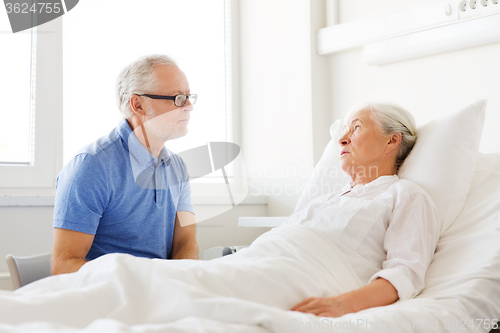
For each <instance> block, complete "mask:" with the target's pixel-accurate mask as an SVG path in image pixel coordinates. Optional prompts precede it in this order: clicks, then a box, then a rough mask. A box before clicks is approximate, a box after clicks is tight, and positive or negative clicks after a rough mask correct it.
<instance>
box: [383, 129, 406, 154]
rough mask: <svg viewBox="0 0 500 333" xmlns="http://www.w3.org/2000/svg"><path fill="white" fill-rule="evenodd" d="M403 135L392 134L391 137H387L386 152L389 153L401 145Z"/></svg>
mask: <svg viewBox="0 0 500 333" xmlns="http://www.w3.org/2000/svg"><path fill="white" fill-rule="evenodd" d="M402 137H403V135H402V134H401V133H394V134H392V135H391V136H389V141H388V142H387V149H389V150H388V151H387V152H390V151H392V150H394V149H396V148H398V147H399V144H400V143H401V139H402Z"/></svg>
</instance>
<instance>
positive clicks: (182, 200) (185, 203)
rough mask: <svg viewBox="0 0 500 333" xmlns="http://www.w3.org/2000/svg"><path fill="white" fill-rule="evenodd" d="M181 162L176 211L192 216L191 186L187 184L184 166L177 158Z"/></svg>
mask: <svg viewBox="0 0 500 333" xmlns="http://www.w3.org/2000/svg"><path fill="white" fill-rule="evenodd" d="M179 160H180V161H181V163H180V164H181V173H182V183H181V192H180V196H179V203H178V205H177V211H185V212H191V213H193V214H194V207H193V203H192V201H191V184H190V182H189V173H188V171H187V167H186V164H184V161H183V160H182V159H181V158H180V157H179Z"/></svg>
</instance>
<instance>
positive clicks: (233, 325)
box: [0, 101, 500, 333]
mask: <svg viewBox="0 0 500 333" xmlns="http://www.w3.org/2000/svg"><path fill="white" fill-rule="evenodd" d="M485 111H486V102H485V101H478V102H476V103H473V104H471V105H469V106H467V107H465V108H463V109H461V110H459V111H458V112H453V113H451V114H450V115H449V116H448V117H445V118H442V119H438V120H435V121H432V122H430V123H428V124H426V125H424V126H422V127H421V128H419V132H420V133H419V135H420V136H419V139H418V142H417V144H416V146H415V148H414V150H413V151H412V153H411V154H410V156H409V157H408V159H407V161H406V162H405V164H404V165H403V166H402V169H401V170H400V173H399V175H400V177H401V178H404V179H409V180H412V181H414V182H416V183H417V184H419V185H420V186H422V187H423V188H425V189H426V190H427V192H428V193H429V195H431V197H432V198H433V199H434V201H435V203H436V206H437V208H438V212H439V214H440V217H441V220H442V222H443V224H442V228H441V230H442V233H441V238H440V240H439V243H438V246H437V249H436V253H435V256H434V259H433V261H432V263H431V265H430V267H429V269H428V272H427V274H426V279H425V288H424V289H423V290H422V292H421V293H420V294H419V295H417V296H416V297H415V298H413V299H410V300H407V301H402V302H400V301H398V302H396V303H394V304H392V305H389V306H384V307H377V308H371V309H367V310H363V311H360V312H358V313H352V314H347V315H345V316H342V317H340V318H320V317H316V316H314V315H310V314H302V313H296V312H291V311H286V309H284V308H282V309H280V308H279V306H278V307H276V306H268V305H265V304H256V303H254V302H251V301H248V299H247V300H239V299H236V298H235V299H231V298H225V297H221V296H219V295H218V294H217V293H218V292H219V291H220V290H223V291H224V292H225V293H232V292H236V293H237V292H245V291H237V290H235V291H232V290H229V291H228V290H227V289H228V287H227V286H226V285H224V284H220V283H219V282H218V281H217V279H212V277H213V275H214V274H219V272H216V271H215V268H214V267H215V266H216V265H213V266H211V263H212V262H214V261H218V262H219V263H224V262H225V263H228V264H230V265H227V268H226V271H224V272H223V273H224V274H225V275H230V276H231V277H232V278H233V279H234V280H238V279H241V280H245V272H244V271H240V270H238V267H239V266H238V258H244V257H245V254H246V253H249V252H250V251H251V249H252V246H253V244H252V246H251V247H250V248H249V249H244V250H241V251H239V252H238V253H236V254H234V255H229V256H226V257H223V258H221V259H215V260H214V261H204V262H202V263H201V264H200V265H203V267H205V268H204V269H205V271H204V272H194V273H193V271H189V270H186V272H187V273H188V275H183V276H182V279H181V280H182V281H181V280H179V282H178V283H179V286H181V285H182V283H185V285H184V288H186V289H190V288H191V289H196V290H195V291H194V293H195V294H196V295H197V296H196V297H197V298H195V301H194V302H192V303H184V302H183V301H182V299H181V298H176V297H178V293H177V289H175V292H174V291H172V292H171V293H170V294H168V293H163V292H162V291H161V288H162V287H163V286H164V284H165V283H163V282H162V280H160V281H159V283H158V279H159V276H161V275H160V273H159V272H158V271H157V270H153V271H151V272H150V273H148V274H147V275H145V273H143V271H145V269H143V268H144V267H151V265H152V263H151V262H153V261H146V260H143V259H137V258H133V257H131V256H125V255H110V256H106V257H108V258H106V259H105V260H96V261H94V262H90V263H89V264H87V265H85V266H84V268H83V269H84V270H86V271H84V272H81V273H80V272H79V273H77V274H81V276H82V278H81V279H80V280H79V281H78V283H77V284H76V287H75V283H74V282H72V281H71V280H72V278H71V276H58V277H52V278H48V279H44V280H41V281H38V282H35V283H33V284H30V285H28V286H26V287H23V288H21V289H19V290H18V291H16V293H15V294H14V295H15V296H16V297H17V296H19V297H20V299H22V301H23V302H26V303H27V305H26V311H27V312H29V311H31V312H29V313H30V315H29V316H31V317H29V316H28V317H25V319H23V318H22V317H19V319H18V321H17V322H16V321H15V320H13V319H12V322H16V324H0V331H2V330H6V331H8V330H13V329H16V330H18V331H30V332H38V331H40V332H41V331H43V332H60V331H68V329H69V328H71V331H72V332H73V331H75V332H76V331H82V332H83V331H89V332H90V331H92V332H101V331H102V332H104V331H106V332H163V331H169V332H255V333H262V332H311V331H319V332H338V331H341V332H363V331H381V332H489V331H491V330H492V329H493V328H494V327H496V323H497V322H498V321H499V318H500V241H499V240H500V153H496V154H482V153H479V152H478V147H479V141H480V138H481V132H482V127H483V123H484V116H485ZM337 127H338V124H334V125H332V131H331V132H332V137H333V138H332V141H331V142H330V143H329V144H328V146H327V147H326V149H325V152H324V154H323V156H322V158H321V160H320V162H319V163H318V165H317V166H316V168H315V170H314V171H313V174H312V176H311V178H310V181H309V183H308V184H307V185H306V187H305V189H304V192H303V194H302V196H301V197H300V199H299V201H298V203H297V208H296V209H300V208H301V207H303V206H304V205H307V203H308V201H309V200H312V199H313V198H314V197H316V196H318V195H321V194H322V192H323V191H328V189H329V188H330V189H331V188H334V187H335V186H339V185H342V184H345V182H346V181H348V179H347V178H342V177H337V176H338V173H337V170H335V169H334V168H335V167H336V166H337V165H338V164H336V163H337V161H338V158H339V147H338V143H337V141H336V140H337V139H336V136H337V135H338V134H337V131H336V128H337ZM332 175H335V176H332ZM318 185H320V186H318ZM325 185H328V186H325ZM278 229H280V228H276V229H273V230H278ZM268 237H269V236H268ZM257 241H258V240H257ZM256 243H258V242H256ZM261 243H263V242H262V241H261ZM264 243H265V242H264ZM304 244H305V243H304ZM264 245H265V246H267V244H264ZM307 246H314V244H309V245H306V246H303V248H307ZM271 250H273V249H271ZM300 250H301V246H297V247H296V249H292V251H297V254H298V255H301V253H300ZM315 255H316V256H326V257H327V258H328V256H329V255H330V254H329V253H322V252H316V253H315ZM230 257H234V258H233V259H231V258H230ZM266 258H267V257H266V256H262V257H261V258H258V259H259V260H253V261H252V265H255V267H259V264H260V262H261V261H262V262H265V259H266ZM115 259H116V260H115ZM261 259H262V260H261ZM313 259H314V257H313ZM120 263H132V264H127V265H125V264H123V265H122V264H120ZM326 263H327V264H328V261H326ZM174 265H176V266H178V268H179V272H180V270H182V269H184V268H186V269H189V268H191V267H194V266H195V265H198V263H194V262H191V261H184V262H179V261H177V263H175V264H173V265H172V266H174ZM86 266H87V267H86ZM181 266H182V267H181ZM155 269H158V267H156V268H155ZM177 273H178V271H175V270H173V271H169V273H168V274H170V275H172V276H173V275H175V274H177ZM302 273H304V272H299V271H297V274H302ZM305 273H307V272H305ZM85 274H88V275H85ZM92 274H94V275H92ZM96 274H97V275H96ZM141 274H142V275H141ZM183 274H184V273H183ZM203 274H205V275H203ZM252 274H253V275H252V276H258V272H255V271H253V272H252ZM115 275H116V276H115ZM305 275H307V274H305ZM117 276H120V279H118V278H117ZM138 277H139V278H138ZM294 278H295V276H289V275H286V274H285V275H275V276H266V275H262V276H260V277H259V279H258V280H256V281H253V280H246V281H245V282H244V283H243V284H241V285H240V288H242V289H245V288H246V289H248V290H247V293H248V295H250V296H249V298H251V297H252V294H258V293H264V295H263V296H262V297H264V299H267V298H268V299H269V303H268V304H271V305H273V304H275V303H279V300H276V299H274V298H273V294H274V290H275V289H276V290H278V289H279V288H280V287H282V285H286V284H287V283H290V281H288V280H293V279H294ZM89 279H94V280H95V281H98V283H96V284H95V285H88V284H85V283H86V281H88V280H89ZM196 279H198V280H196ZM139 280H141V281H142V280H147V284H151V285H153V286H154V288H153V287H151V288H153V289H151V290H150V289H148V286H147V284H146V283H142V282H141V286H138V283H139ZM106 281H109V282H110V284H109V287H107V288H104V287H103V286H104V285H105V283H106ZM155 281H156V282H157V284H155ZM190 281H194V282H190ZM196 281H204V286H200V287H198V286H196V285H195V284H197V282H196ZM347 282H349V281H347ZM99 283H101V284H99ZM69 284H72V285H73V286H74V288H75V289H74V290H70V291H67V290H66V289H65V288H64V285H69ZM267 284H269V286H266V285H267ZM46 288H53V289H54V290H55V291H56V293H54V294H53V295H57V297H61V298H62V300H61V302H59V303H61V304H62V305H61V304H59V305H60V310H58V311H62V312H64V316H60V317H57V316H55V315H54V313H55V312H57V311H55V310H54V309H52V308H50V307H47V309H48V310H45V309H42V308H36V304H38V302H40V298H37V297H41V296H39V295H40V294H42V293H43V291H44V289H46ZM58 288H59V289H58ZM81 288H87V289H86V290H88V291H86V292H88V293H94V294H93V295H96V296H95V297H97V298H99V303H93V304H97V305H93V306H92V307H90V305H89V306H88V308H85V306H86V302H87V301H84V300H80V301H78V302H76V303H78V304H74V303H75V302H74V301H73V300H74V299H75V297H78V295H79V294H78V291H79V289H81ZM207 288H208V289H207ZM114 289H116V291H113V290H114ZM144 291H145V292H144ZM221 292H222V291H221ZM64 293H68V295H66V296H64ZM148 293H150V294H152V296H151V297H150V298H148V299H147V300H146V299H145V294H148ZM61 295H62V296H61ZM200 295H201V296H200ZM54 297H55V296H54ZM64 297H66V298H64ZM169 297H170V298H175V300H178V301H177V302H178V303H175V302H174V305H175V307H174V312H175V311H177V312H183V311H184V312H183V313H185V314H186V315H185V316H183V317H182V318H180V319H176V320H170V319H169V318H170V317H169V313H164V312H159V310H158V309H161V307H163V306H164V303H162V300H163V299H166V298H169ZM4 299H5V300H11V299H13V297H12V296H11V294H7V292H0V323H1V322H2V321H3V320H2V319H9V320H11V318H2V311H3V310H2V309H4V310H8V308H7V307H8V306H10V305H8V304H6V303H5V302H4V304H2V302H3V300H4ZM28 299H29V302H28V301H27V300H28ZM123 300H126V301H124V302H122V303H120V302H121V301H123ZM14 301H15V300H14ZM113 302H117V303H116V305H114V303H113ZM273 302H274V303H273ZM28 303H29V304H28ZM151 303H155V304H153V305H152V304H151ZM16 304H17V303H16ZM2 306H4V307H3V308H2ZM30 306H32V308H31V310H30ZM106 306H109V307H111V309H112V310H110V311H108V312H106V313H107V315H106V316H104V318H103V317H101V316H100V315H99V314H100V313H102V312H103V311H104V310H102V309H101V310H99V309H96V308H99V307H102V308H103V309H104V308H105V307H106ZM146 307H147V308H148V309H149V310H147V311H146V310H141V309H143V308H146ZM61 309H62V310H61ZM73 309H79V310H81V309H86V310H85V311H83V310H81V311H79V313H78V315H75V314H74V312H75V311H77V310H73ZM98 310H99V311H100V312H98ZM43 311H46V312H45V313H43ZM150 312H155V313H150ZM94 313H95V314H94ZM118 314H119V315H118ZM50 316H51V318H52V319H50V320H49V319H47V318H49V317H50ZM54 316H55V317H54ZM26 318H30V319H31V320H38V322H37V323H27V322H26V323H25V322H24V321H26ZM53 318H56V319H57V318H60V320H61V321H60V322H54V320H55V319H53ZM120 318H121V319H120ZM23 320H24V321H23ZM58 320H59V319H58ZM9 325H10V326H9Z"/></svg>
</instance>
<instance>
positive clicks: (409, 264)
mask: <svg viewBox="0 0 500 333" xmlns="http://www.w3.org/2000/svg"><path fill="white" fill-rule="evenodd" d="M415 141H416V129H415V125H414V121H413V118H412V116H411V115H410V114H409V113H408V112H407V111H406V110H404V109H402V108H401V107H398V106H396V105H389V104H366V105H363V106H361V107H358V108H356V109H354V110H353V111H351V112H350V113H349V115H348V116H347V121H346V123H345V126H344V134H343V136H342V137H341V138H340V139H339V144H340V146H341V153H340V155H341V156H340V166H341V168H342V170H343V171H345V172H346V173H347V174H349V175H350V177H351V178H352V182H351V183H350V185H349V186H348V187H346V188H344V189H343V190H342V191H340V192H338V193H335V194H328V195H325V196H322V197H319V198H317V199H315V200H313V202H311V203H310V204H309V205H308V207H306V208H305V209H303V210H301V211H298V212H296V213H295V214H293V215H292V216H290V218H289V219H287V221H286V222H285V223H284V225H294V224H300V225H304V226H309V227H312V228H315V229H319V230H321V231H323V232H324V233H325V234H327V235H328V236H329V237H330V238H331V239H332V240H333V241H334V242H335V243H336V245H337V246H339V247H340V249H341V250H342V252H344V254H345V255H346V256H347V258H348V260H349V262H350V263H351V265H352V267H353V269H354V270H355V271H356V273H357V275H358V276H359V277H360V279H361V281H362V282H363V283H364V284H365V286H364V287H362V288H359V289H357V290H353V291H350V292H347V293H344V294H341V295H338V296H334V297H324V298H320V297H310V298H307V299H305V300H303V301H302V302H300V303H298V304H296V305H295V306H294V307H293V308H292V310H295V311H301V312H306V313H313V314H315V315H318V316H331V317H338V316H341V315H343V314H346V313H350V312H357V311H360V310H362V309H366V308H370V307H375V306H382V305H388V304H391V303H394V302H395V301H396V300H398V298H399V299H401V300H404V299H408V298H411V297H413V296H415V295H416V294H418V293H419V292H420V291H421V290H422V288H423V286H424V276H425V273H426V270H427V268H428V266H429V264H430V262H431V260H432V257H433V254H434V250H435V248H436V244H437V241H438V238H439V223H438V215H437V210H436V208H435V206H434V204H433V202H432V200H431V199H430V197H429V196H428V195H427V194H426V193H425V192H424V190H423V189H421V188H420V187H418V186H417V185H415V184H413V183H411V182H409V181H406V180H403V179H399V178H398V176H397V171H398V168H399V166H401V165H402V163H403V161H404V159H405V158H406V156H408V154H409V153H410V151H411V149H412V148H413V146H414V144H415Z"/></svg>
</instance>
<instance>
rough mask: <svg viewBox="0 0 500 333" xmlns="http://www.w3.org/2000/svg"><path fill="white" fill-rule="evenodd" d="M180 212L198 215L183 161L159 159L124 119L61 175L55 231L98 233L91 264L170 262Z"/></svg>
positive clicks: (168, 154)
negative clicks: (118, 256)
mask: <svg viewBox="0 0 500 333" xmlns="http://www.w3.org/2000/svg"><path fill="white" fill-rule="evenodd" d="M177 211H188V212H192V213H194V209H193V205H192V203H191V187H190V185H189V175H188V173H187V169H186V166H185V164H184V162H183V161H182V159H181V158H180V157H178V156H177V155H175V154H173V153H172V152H170V151H169V150H168V149H166V148H165V147H164V148H163V149H162V151H161V152H160V155H159V156H158V158H156V157H154V156H152V155H151V154H150V153H149V152H148V151H147V150H146V149H145V148H144V147H143V146H142V145H141V143H140V142H139V140H137V137H136V136H135V134H134V133H133V132H132V130H131V128H130V126H129V125H128V123H127V121H126V120H125V119H123V120H122V121H121V122H120V123H119V125H118V127H117V128H115V129H114V130H113V131H111V133H109V135H107V136H105V137H102V138H100V139H99V140H97V141H96V142H94V143H92V144H90V145H89V146H87V147H85V148H84V149H83V150H82V151H81V152H79V153H78V154H77V155H76V156H75V157H74V158H73V159H72V160H71V162H69V163H68V164H67V165H66V166H65V167H64V168H63V170H62V171H61V173H60V174H59V177H58V179H57V191H56V198H55V204H54V227H55V228H62V229H69V230H74V231H79V232H83V233H87V234H92V235H95V237H94V242H93V244H92V247H91V248H90V251H89V252H88V254H87V260H92V259H95V258H97V257H99V256H101V255H104V254H107V253H116V252H118V253H129V254H132V255H135V256H139V257H147V258H164V259H170V258H171V256H172V239H173V233H174V226H175V214H176V212H177Z"/></svg>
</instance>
